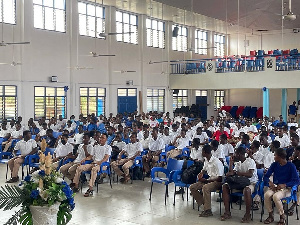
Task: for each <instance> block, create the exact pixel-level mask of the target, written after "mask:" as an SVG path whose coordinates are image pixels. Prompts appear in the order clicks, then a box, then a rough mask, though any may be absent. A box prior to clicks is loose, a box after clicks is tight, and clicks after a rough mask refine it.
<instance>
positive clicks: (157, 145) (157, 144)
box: [149, 137, 165, 152]
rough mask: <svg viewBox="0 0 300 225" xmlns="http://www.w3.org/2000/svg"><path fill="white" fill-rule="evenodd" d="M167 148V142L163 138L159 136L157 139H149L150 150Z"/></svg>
mask: <svg viewBox="0 0 300 225" xmlns="http://www.w3.org/2000/svg"><path fill="white" fill-rule="evenodd" d="M164 148H165V144H164V141H163V139H162V138H159V137H157V139H156V140H154V138H151V139H150V141H149V150H150V151H154V152H156V151H160V150H163V149H164Z"/></svg>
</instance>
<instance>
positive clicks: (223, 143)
mask: <svg viewBox="0 0 300 225" xmlns="http://www.w3.org/2000/svg"><path fill="white" fill-rule="evenodd" d="M219 148H222V151H223V154H224V156H225V157H226V156H233V153H234V149H233V146H232V145H231V144H229V143H228V142H227V136H226V134H222V135H221V136H220V144H219Z"/></svg>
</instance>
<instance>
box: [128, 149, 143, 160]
mask: <svg viewBox="0 0 300 225" xmlns="http://www.w3.org/2000/svg"><path fill="white" fill-rule="evenodd" d="M140 154H141V152H140V151H137V152H136V153H135V155H134V156H132V157H131V158H128V161H130V160H134V159H135V158H136V157H137V156H139V155H140Z"/></svg>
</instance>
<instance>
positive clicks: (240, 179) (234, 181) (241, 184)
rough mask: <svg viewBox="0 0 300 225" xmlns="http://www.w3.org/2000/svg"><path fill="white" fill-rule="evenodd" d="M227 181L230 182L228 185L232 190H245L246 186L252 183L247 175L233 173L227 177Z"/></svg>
mask: <svg viewBox="0 0 300 225" xmlns="http://www.w3.org/2000/svg"><path fill="white" fill-rule="evenodd" d="M225 183H227V184H228V186H229V188H230V189H231V190H233V189H236V190H243V189H244V188H245V187H247V186H248V185H250V180H249V178H248V177H245V176H237V175H233V176H230V177H226V179H225Z"/></svg>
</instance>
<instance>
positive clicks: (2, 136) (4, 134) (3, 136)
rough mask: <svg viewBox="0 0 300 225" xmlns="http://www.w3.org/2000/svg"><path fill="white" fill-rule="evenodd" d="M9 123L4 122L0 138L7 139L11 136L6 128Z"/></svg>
mask: <svg viewBox="0 0 300 225" xmlns="http://www.w3.org/2000/svg"><path fill="white" fill-rule="evenodd" d="M6 126H7V123H6V122H2V125H1V130H0V138H6V137H7V135H8V134H10V132H9V130H8V129H7V128H6Z"/></svg>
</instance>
